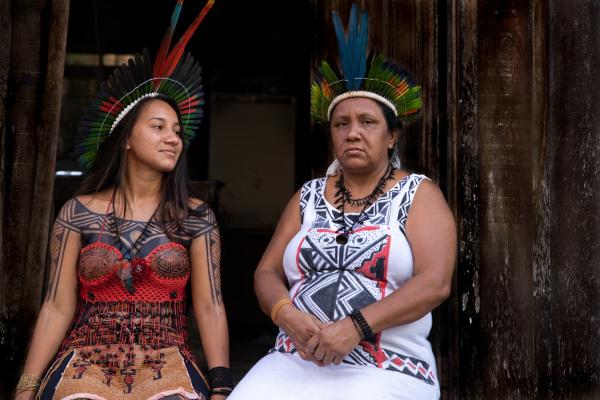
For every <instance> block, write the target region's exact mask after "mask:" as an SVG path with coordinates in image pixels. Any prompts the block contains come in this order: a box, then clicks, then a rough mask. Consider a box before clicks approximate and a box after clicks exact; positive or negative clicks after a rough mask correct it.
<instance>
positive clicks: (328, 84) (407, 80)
mask: <svg viewBox="0 0 600 400" xmlns="http://www.w3.org/2000/svg"><path fill="white" fill-rule="evenodd" d="M359 14H360V17H359ZM359 18H360V21H359ZM333 26H334V28H335V33H336V38H337V42H338V51H339V58H340V63H339V70H340V72H341V74H340V75H341V76H342V78H339V77H338V74H336V72H335V71H334V70H333V68H331V66H330V65H329V64H328V63H327V62H326V61H323V62H322V63H321V67H320V68H319V74H318V75H317V78H316V80H315V82H313V84H312V86H311V116H312V117H313V119H314V121H315V122H322V123H327V122H328V121H329V120H330V119H331V113H332V111H333V109H334V108H335V106H336V105H337V104H338V103H339V102H340V101H342V100H345V99H348V98H351V97H367V98H370V99H373V100H377V101H379V102H381V103H383V104H384V105H386V106H387V107H388V108H390V109H391V110H392V111H393V112H394V115H396V117H398V118H399V119H401V120H409V119H412V118H414V117H415V116H417V115H418V113H419V110H420V109H421V106H422V101H421V87H420V86H417V85H415V84H414V83H413V80H412V78H411V77H410V74H409V73H408V71H406V70H405V69H404V68H402V67H400V66H399V65H397V64H395V63H393V62H391V61H389V60H386V59H385V58H384V57H383V56H382V55H378V56H376V57H374V58H373V59H372V60H371V61H370V62H369V63H368V60H367V42H368V36H369V16H368V14H367V12H360V11H359V9H358V6H357V5H356V4H353V5H352V9H351V11H350V21H349V23H348V34H347V35H346V32H345V31H344V26H343V24H342V21H341V19H340V17H339V15H338V14H337V13H336V12H335V11H334V12H333ZM367 64H369V65H368V69H367Z"/></svg>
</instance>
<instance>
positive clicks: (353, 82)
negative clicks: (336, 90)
mask: <svg viewBox="0 0 600 400" xmlns="http://www.w3.org/2000/svg"><path fill="white" fill-rule="evenodd" d="M359 13H360V12H359V9H358V6H357V5H356V4H353V5H352V9H351V10H350V20H349V23H348V36H347V38H346V34H345V31H344V25H343V24H342V21H341V19H340V16H339V15H338V14H337V13H336V12H335V11H334V12H333V27H334V29H335V34H336V39H337V42H338V49H339V55H340V69H341V71H342V75H343V76H344V78H345V79H346V88H347V90H357V89H359V88H360V86H361V84H362V83H363V78H364V77H365V73H366V70H367V40H368V37H369V16H368V14H367V13H366V12H363V13H362V15H360V24H359Z"/></svg>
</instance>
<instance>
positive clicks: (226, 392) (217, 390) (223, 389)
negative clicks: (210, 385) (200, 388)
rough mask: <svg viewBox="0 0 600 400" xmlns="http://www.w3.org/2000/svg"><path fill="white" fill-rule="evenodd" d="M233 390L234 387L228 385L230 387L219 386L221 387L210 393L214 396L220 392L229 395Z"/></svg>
mask: <svg viewBox="0 0 600 400" xmlns="http://www.w3.org/2000/svg"><path fill="white" fill-rule="evenodd" d="M231 392H233V389H232V388H230V387H228V388H219V389H215V390H211V391H210V395H211V396H212V395H213V394H220V395H223V396H229V395H230V394H231Z"/></svg>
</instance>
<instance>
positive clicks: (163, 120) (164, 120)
mask: <svg viewBox="0 0 600 400" xmlns="http://www.w3.org/2000/svg"><path fill="white" fill-rule="evenodd" d="M153 119H157V120H159V121H161V122H167V120H166V119H164V118H162V117H151V118H150V119H149V120H153ZM175 125H179V121H177V122H175Z"/></svg>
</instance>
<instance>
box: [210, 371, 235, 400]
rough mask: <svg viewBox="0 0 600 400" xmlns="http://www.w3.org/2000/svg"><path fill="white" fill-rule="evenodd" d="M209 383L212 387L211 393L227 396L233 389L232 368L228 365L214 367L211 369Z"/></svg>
mask: <svg viewBox="0 0 600 400" xmlns="http://www.w3.org/2000/svg"><path fill="white" fill-rule="evenodd" d="M208 384H209V385H210V387H211V394H222V395H225V396H227V395H228V394H229V393H231V391H232V390H233V378H232V377H231V370H230V369H229V368H227V367H214V368H211V369H209V370H208Z"/></svg>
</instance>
